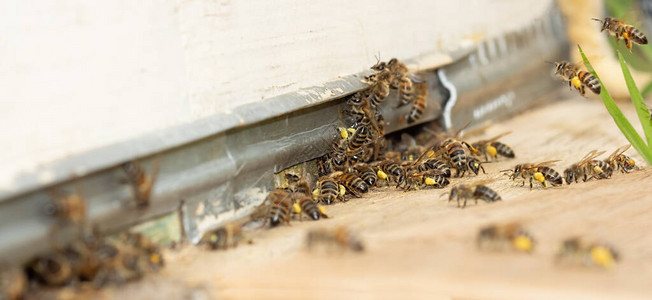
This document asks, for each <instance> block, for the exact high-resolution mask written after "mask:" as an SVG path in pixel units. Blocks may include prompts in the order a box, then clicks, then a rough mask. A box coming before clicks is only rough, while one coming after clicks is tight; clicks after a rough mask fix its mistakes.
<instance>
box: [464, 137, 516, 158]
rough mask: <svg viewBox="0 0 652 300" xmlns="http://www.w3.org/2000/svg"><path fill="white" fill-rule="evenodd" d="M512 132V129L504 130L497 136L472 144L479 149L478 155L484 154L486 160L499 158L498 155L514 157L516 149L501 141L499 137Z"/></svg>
mask: <svg viewBox="0 0 652 300" xmlns="http://www.w3.org/2000/svg"><path fill="white" fill-rule="evenodd" d="M510 133H512V132H511V131H507V132H503V133H501V134H499V135H497V136H494V137H492V138H490V139H487V140H481V141H477V142H475V143H473V144H471V146H473V148H475V149H477V150H478V154H477V155H484V160H485V161H489V158H491V159H494V160H495V159H498V155H499V154H500V155H501V156H504V157H508V158H514V151H513V150H512V148H510V147H509V146H508V145H505V144H503V143H501V142H498V139H499V138H501V137H504V136H506V135H508V134H510Z"/></svg>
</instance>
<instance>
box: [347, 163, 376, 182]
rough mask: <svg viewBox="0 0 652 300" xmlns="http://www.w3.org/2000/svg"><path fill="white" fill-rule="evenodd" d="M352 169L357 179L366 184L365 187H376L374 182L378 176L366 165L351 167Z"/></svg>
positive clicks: (359, 164) (360, 164)
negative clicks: (356, 174) (355, 172)
mask: <svg viewBox="0 0 652 300" xmlns="http://www.w3.org/2000/svg"><path fill="white" fill-rule="evenodd" d="M353 168H354V169H355V170H356V171H357V173H358V177H360V179H362V180H363V181H364V182H365V183H367V186H369V187H372V186H375V185H376V181H377V180H378V175H377V174H376V171H374V169H373V168H372V167H370V166H369V165H367V164H366V163H358V164H356V165H354V166H353Z"/></svg>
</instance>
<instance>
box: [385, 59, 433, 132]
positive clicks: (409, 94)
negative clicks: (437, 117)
mask: <svg viewBox="0 0 652 300" xmlns="http://www.w3.org/2000/svg"><path fill="white" fill-rule="evenodd" d="M387 68H388V69H389V72H390V73H391V74H392V76H391V81H390V87H391V88H392V89H398V93H399V104H398V106H397V107H401V106H403V105H406V104H408V103H410V101H412V99H413V98H414V89H413V86H412V83H413V82H412V79H411V78H410V76H408V68H407V67H406V66H405V65H404V64H403V63H402V62H400V61H398V59H396V58H392V59H390V60H389V61H388V62H387ZM424 99H425V98H424ZM424 106H425V105H424ZM422 112H423V110H422ZM408 122H409V121H408Z"/></svg>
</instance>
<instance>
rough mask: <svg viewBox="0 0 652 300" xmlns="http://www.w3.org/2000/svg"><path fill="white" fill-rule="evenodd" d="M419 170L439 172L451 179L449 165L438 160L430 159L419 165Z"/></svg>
mask: <svg viewBox="0 0 652 300" xmlns="http://www.w3.org/2000/svg"><path fill="white" fill-rule="evenodd" d="M417 170H419V171H427V170H437V171H439V173H440V174H441V175H442V176H444V177H448V178H450V177H451V169H450V168H449V167H448V164H446V163H445V162H444V161H442V160H440V159H437V158H430V159H428V160H426V161H424V162H423V163H422V164H419V165H417Z"/></svg>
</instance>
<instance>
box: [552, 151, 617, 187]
mask: <svg viewBox="0 0 652 300" xmlns="http://www.w3.org/2000/svg"><path fill="white" fill-rule="evenodd" d="M602 154H604V151H600V152H598V151H597V150H592V151H591V152H589V153H587V154H586V155H585V156H584V158H582V160H580V161H579V162H577V163H574V164H572V165H571V166H570V167H568V168H567V169H566V170H564V178H565V179H566V184H571V182H573V181H575V183H577V181H578V180H579V179H580V178H582V181H587V180H589V179H592V178H596V179H602V178H607V173H611V172H610V171H609V169H611V167H610V166H609V165H608V164H606V163H604V162H603V161H600V160H595V158H596V157H598V156H600V155H602ZM605 168H607V169H606V172H605Z"/></svg>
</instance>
